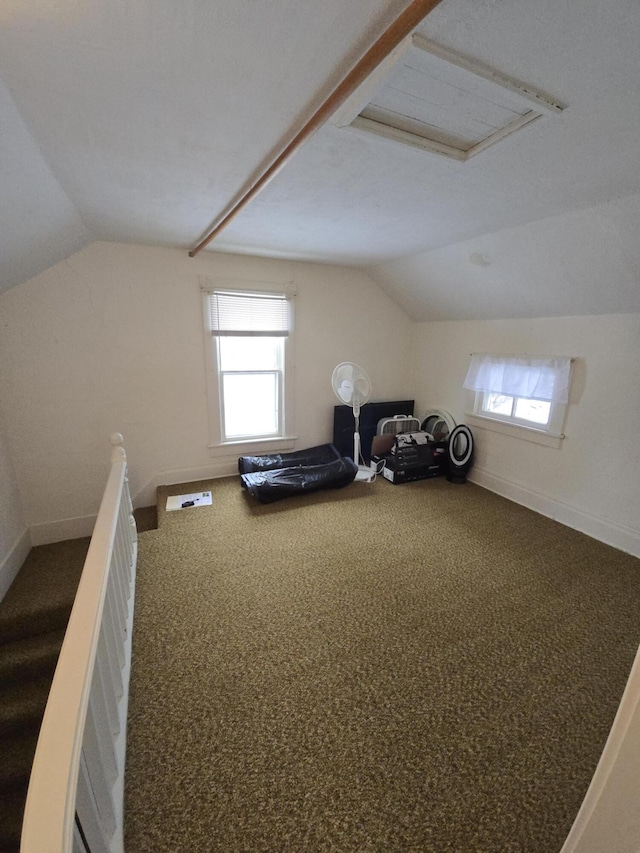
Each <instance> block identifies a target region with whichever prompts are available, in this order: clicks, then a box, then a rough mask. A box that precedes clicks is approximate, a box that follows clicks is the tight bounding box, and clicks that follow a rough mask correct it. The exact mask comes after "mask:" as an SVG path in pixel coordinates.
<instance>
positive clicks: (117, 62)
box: [0, 0, 640, 317]
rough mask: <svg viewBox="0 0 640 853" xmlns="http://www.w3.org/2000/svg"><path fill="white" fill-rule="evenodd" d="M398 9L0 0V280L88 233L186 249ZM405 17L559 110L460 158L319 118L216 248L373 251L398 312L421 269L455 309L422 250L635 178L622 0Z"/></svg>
mask: <svg viewBox="0 0 640 853" xmlns="http://www.w3.org/2000/svg"><path fill="white" fill-rule="evenodd" d="M407 5H408V3H407V0H392V2H388V0H387V1H385V0H350V2H349V3H345V2H343V0H323V2H322V3H316V2H311V0H278V2H274V0H217V2H215V3H212V2H210V0H181V2H180V3H176V2H174V0H136V2H125V0H29V2H26V0H4V2H3V3H2V5H0V75H2V79H3V80H4V84H5V87H6V88H2V87H1V86H0V122H1V125H0V126H1V128H2V138H1V140H0V204H1V213H0V217H1V219H0V225H2V229H1V233H0V290H1V289H4V288H6V287H9V286H11V285H13V284H15V283H17V282H18V281H21V280H24V279H25V278H27V277H29V276H30V275H33V274H35V272H37V271H39V269H41V268H44V267H45V266H46V265H48V264H50V263H54V262H55V261H57V260H59V259H60V258H61V257H64V256H66V255H68V254H70V252H72V251H75V249H77V248H79V246H81V245H84V244H86V243H87V242H88V241H89V240H91V239H100V240H119V241H130V242H136V243H147V244H157V245H165V246H178V247H184V248H185V250H186V249H188V248H191V247H192V246H193V245H194V244H195V243H197V242H198V239H199V238H200V236H201V235H202V234H203V233H205V232H206V231H207V229H208V227H209V225H210V224H211V222H212V221H213V220H214V219H215V217H216V216H217V215H218V214H219V213H220V211H222V210H223V209H224V208H225V207H226V206H227V204H228V203H229V202H230V201H231V199H232V198H233V197H234V196H235V194H236V193H237V192H238V191H239V190H240V189H241V188H242V186H243V185H244V184H245V183H246V182H247V181H248V180H249V179H251V178H252V177H255V175H256V174H257V172H258V170H259V169H260V167H261V165H262V164H264V163H265V162H266V161H268V160H269V158H270V157H271V156H272V155H273V153H274V152H276V151H277V150H278V148H279V146H280V145H281V144H282V143H283V141H286V137H287V135H288V134H289V133H290V131H291V130H292V129H295V128H296V127H297V126H298V125H299V123H300V122H301V120H302V119H303V118H304V117H305V116H308V115H310V114H311V113H312V112H313V110H314V109H315V107H316V106H317V105H318V104H319V103H320V102H321V100H322V99H323V98H324V97H325V96H326V95H327V94H328V93H329V92H330V91H331V90H332V88H333V86H334V85H335V84H336V83H337V82H339V80H340V79H341V78H342V77H343V76H344V74H345V73H346V72H347V71H348V70H349V69H350V67H352V66H353V64H354V63H355V62H356V61H357V60H358V58H359V57H360V56H361V55H362V54H363V53H364V51H365V50H366V49H367V48H368V47H369V46H370V44H371V43H372V42H373V41H374V40H375V39H376V38H377V36H378V35H379V34H380V33H381V32H382V31H383V30H384V29H385V28H386V26H387V25H388V24H389V23H390V22H391V20H392V19H393V18H394V17H395V16H396V15H397V14H398V13H399V12H400V11H402V9H404V8H405V7H406V6H407ZM419 29H420V32H421V33H422V34H424V35H425V36H427V37H428V38H429V39H431V40H433V41H435V42H437V43H438V44H440V45H442V46H445V47H448V48H451V49H454V50H456V51H458V52H461V53H463V54H465V55H466V56H468V57H471V58H475V59H477V60H479V61H481V62H483V63H485V64H488V65H490V66H492V67H494V68H495V69H497V70H499V71H501V72H503V73H504V74H506V75H509V76H511V77H513V78H515V79H516V80H518V81H521V82H523V83H526V84H529V85H530V86H533V87H535V88H537V89H538V90H540V91H541V92H542V93H544V94H547V95H549V96H551V97H552V98H554V99H555V100H557V101H559V102H560V103H561V104H562V105H563V106H565V107H566V109H565V111H564V112H563V113H562V114H560V115H557V116H552V117H548V118H547V117H544V118H542V119H540V120H538V121H536V122H534V123H533V124H532V125H531V126H530V127H529V128H527V129H525V130H523V131H520V132H519V133H517V134H515V135H514V136H513V137H510V138H508V139H506V140H505V141H503V142H501V143H498V144H497V145H495V146H493V147H492V148H490V149H488V150H487V151H485V152H484V153H482V154H479V155H478V156H477V157H475V158H473V159H472V160H470V161H468V162H465V163H461V162H455V161H451V160H447V159H445V158H443V157H439V156H437V155H434V154H432V153H429V152H425V151H421V150H418V149H412V148H408V147H404V146H399V145H397V144H396V143H393V142H391V141H388V140H384V139H379V138H375V137H370V136H367V135H365V134H362V133H359V132H357V131H355V130H353V129H345V128H338V127H335V126H333V125H332V124H330V123H329V124H327V125H325V127H324V128H322V129H321V130H320V131H319V132H318V133H317V134H316V135H315V136H314V137H313V138H312V139H311V141H310V142H308V143H307V144H306V145H305V146H304V147H303V149H302V150H301V151H300V152H299V153H298V154H297V155H296V156H295V157H294V159H293V160H292V161H291V162H290V163H289V164H288V165H287V166H286V167H285V168H284V170H282V171H281V172H280V173H279V174H278V175H277V177H276V178H275V179H274V180H273V181H272V182H271V184H269V185H268V186H267V188H266V189H265V190H264V191H263V192H262V193H261V194H260V195H259V196H258V197H257V198H256V199H255V200H254V201H253V202H252V203H251V204H250V205H248V206H247V207H246V208H245V209H244V210H243V211H242V212H241V213H240V214H239V215H238V216H237V217H236V219H235V220H234V221H233V222H232V223H231V224H230V225H229V226H228V227H227V228H226V229H225V230H224V231H223V232H222V233H221V234H220V236H219V237H217V238H216V240H215V241H214V242H213V243H212V244H211V249H214V250H216V249H217V250H222V251H236V252H237V251H240V252H248V253H253V254H263V255H279V256H286V257H298V258H309V259H314V260H327V261H334V262H342V263H349V264H358V265H369V266H371V265H373V266H374V269H375V270H377V277H378V278H379V280H380V281H381V282H383V281H385V282H386V285H384V286H386V287H387V289H389V291H390V292H393V293H394V298H397V299H398V301H399V302H400V304H402V305H403V306H404V307H407V308H409V307H410V306H412V305H413V306H414V307H415V304H417V303H416V300H419V299H420V288H421V286H422V285H421V284H420V281H419V277H418V278H417V277H416V273H415V268H416V267H417V266H419V267H420V269H423V268H427V267H428V268H429V269H430V270H431V275H432V276H439V278H438V283H437V287H435V286H434V288H433V293H432V298H433V300H434V309H433V311H431V313H429V311H427V310H426V309H425V308H424V304H422V315H423V316H425V317H426V316H434V317H441V316H442V317H444V316H460V309H459V308H458V310H457V313H456V310H455V309H454V308H453V307H451V306H448V305H446V304H445V303H446V302H447V299H448V298H449V297H448V296H447V297H446V298H445V296H442V297H439V296H438V292H437V291H438V288H440V289H441V290H442V292H443V294H447V293H448V291H447V281H448V276H449V277H450V272H449V271H448V272H447V273H446V275H445V274H444V273H443V269H442V262H441V261H440V265H439V262H438V261H437V255H430V253H431V252H432V250H438V251H440V252H441V251H443V248H444V247H451V246H453V245H454V244H460V243H461V242H463V241H470V240H474V239H477V238H479V237H481V236H482V235H487V234H492V233H496V232H501V231H503V230H504V229H506V228H511V229H513V228H517V227H519V226H524V225H525V224H527V223H532V222H536V221H539V220H545V219H547V218H549V217H558V216H561V215H565V214H569V213H571V212H572V211H580V210H582V211H585V210H587V209H590V208H594V207H597V206H601V205H606V204H614V205H615V204H616V203H617V202H619V201H620V200H622V199H625V198H627V197H633V196H635V195H636V194H639V193H640V166H639V165H638V164H639V163H640V109H639V106H638V103H639V100H638V99H639V91H640V60H639V58H638V43H639V42H640V3H638V2H637V0H616V2H615V3H603V2H602V0H535V2H531V0H443V1H442V3H441V4H440V5H439V6H438V7H437V8H436V9H435V11H434V12H432V14H431V15H429V17H428V18H427V19H426V20H425V22H424V23H423V24H422V25H421V27H420V28H419ZM0 82H1V81H0ZM636 208H637V205H631V209H632V212H635V211H636ZM634 215H635V214H634ZM613 218H614V219H616V217H613ZM618 219H619V218H618ZM618 219H616V221H618ZM563 221H564V220H563ZM612 221H613V220H612ZM572 222H573V220H572ZM567 227H570V226H567ZM571 227H572V226H571ZM623 230H624V229H623ZM621 234H622V230H618V231H616V235H615V239H616V240H619V239H622V237H621V236H620V235H621ZM625 234H626V237H625V239H631V240H633V239H634V238H633V236H632V234H633V229H626V231H625ZM623 236H624V235H623ZM445 254H446V253H445ZM450 254H451V253H450ZM472 254H473V253H472ZM476 254H477V253H476ZM426 255H429V257H430V258H431V260H430V261H429V263H427V260H424V262H420V261H418V260H416V258H423V259H424V258H425V256H426ZM453 255H455V252H453ZM403 258H404V259H407V258H408V259H409V260H404V261H399V260H397V259H403ZM411 259H413V260H411ZM634 264H635V260H634V261H633V263H632V266H631V268H633V269H635V266H634ZM480 267H481V265H480V266H479V265H477V264H476V265H475V268H476V269H480ZM410 270H412V272H411V273H410V272H409V271H410ZM389 276H391V277H392V278H393V281H392V282H391V283H390V284H389ZM403 276H404V277H406V278H404V279H403ZM636 284H637V280H636ZM625 287H626V285H625ZM623 290H624V288H623ZM625 294H626V290H625ZM437 299H440V302H438V303H437V304H436V302H435V300H437ZM625 300H626V301H625ZM595 301H597V300H595ZM620 306H622V307H620ZM465 310H466V309H465ZM478 310H485V311H486V310H489V309H487V308H486V305H482V306H479V308H478ZM515 310H516V306H515V305H514V307H513V311H515ZM517 310H520V311H522V312H525V313H524V314H521V315H525V316H526V311H527V310H529V311H534V310H535V311H537V312H538V314H539V312H540V311H541V310H545V311H547V313H558V311H559V310H560V309H559V308H558V311H552V312H549V310H548V308H547V307H546V303H545V307H544V308H543V307H542V306H539V307H537V308H533V307H530V308H527V307H526V306H525V305H521V306H520V308H518V309H517ZM590 310H594V311H596V313H599V312H600V311H601V308H600V307H597V306H596V308H594V309H591V308H589V307H588V306H586V305H585V308H584V311H578V313H587V312H588V311H590ZM611 310H630V309H629V299H628V298H627V296H626V295H625V296H624V298H623V299H622V301H619V302H616V301H615V300H614V301H613V302H612V303H611ZM636 310H640V306H639V308H637V309H636ZM463 313H464V312H463ZM490 313H491V312H490ZM493 313H495V312H493Z"/></svg>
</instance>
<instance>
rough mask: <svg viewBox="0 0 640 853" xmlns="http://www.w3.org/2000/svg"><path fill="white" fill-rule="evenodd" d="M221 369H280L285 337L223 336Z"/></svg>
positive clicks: (220, 344) (221, 339) (220, 342)
mask: <svg viewBox="0 0 640 853" xmlns="http://www.w3.org/2000/svg"><path fill="white" fill-rule="evenodd" d="M218 342H219V347H220V369H221V370H278V369H279V368H280V366H281V364H282V361H281V353H282V348H283V346H284V338H260V337H257V338H252V337H248V338H234V337H228V338H225V337H221V338H219V339H218Z"/></svg>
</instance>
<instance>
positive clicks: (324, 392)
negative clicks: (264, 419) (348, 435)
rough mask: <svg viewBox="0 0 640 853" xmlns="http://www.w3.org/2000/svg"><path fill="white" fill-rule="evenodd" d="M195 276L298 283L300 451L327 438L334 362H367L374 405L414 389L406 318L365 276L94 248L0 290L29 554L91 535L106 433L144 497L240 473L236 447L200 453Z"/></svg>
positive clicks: (202, 409)
mask: <svg viewBox="0 0 640 853" xmlns="http://www.w3.org/2000/svg"><path fill="white" fill-rule="evenodd" d="M202 275H204V276H208V277H210V278H213V279H214V280H218V279H219V280H228V279H233V280H244V281H247V282H251V281H260V280H263V281H270V282H271V281H290V280H293V281H294V282H295V284H296V287H297V291H298V296H297V297H296V320H295V329H296V331H295V348H296V349H295V352H296V358H295V361H296V374H295V387H296V422H295V431H296V434H297V435H298V441H297V443H296V446H297V447H300V448H301V447H305V446H311V445H313V444H316V443H321V442H324V441H329V440H330V439H331V428H332V417H333V406H334V403H335V398H334V396H333V393H332V390H331V385H330V378H331V371H332V369H333V367H334V366H335V364H337V363H338V362H339V361H343V360H353V361H357V362H360V363H362V364H364V365H365V366H366V368H367V370H368V371H369V372H370V374H371V378H372V381H373V385H374V389H375V392H374V399H378V400H379V399H385V398H389V397H392V396H402V397H403V396H406V395H409V394H410V390H411V386H410V382H409V377H408V374H407V370H406V365H407V362H408V352H409V346H410V341H409V338H410V334H409V333H410V327H411V323H410V321H409V319H408V318H407V317H406V315H405V314H403V312H402V311H401V310H400V309H399V308H397V307H396V306H395V305H394V304H393V303H392V302H391V300H390V299H389V297H388V296H387V295H386V294H384V293H383V292H382V291H381V290H380V288H379V287H378V286H377V285H376V284H374V283H373V282H372V281H371V279H370V278H368V276H367V275H366V274H364V273H362V272H359V271H357V270H353V269H347V268H341V267H335V266H325V265H315V264H305V263H298V262H290V261H275V260H265V259H260V258H253V257H243V256H236V255H226V254H220V253H211V252H203V253H201V254H200V255H199V256H198V257H197V258H196V259H193V260H192V259H190V258H189V257H188V256H187V253H186V251H180V250H176V249H161V248H150V247H142V246H135V245H124V244H116V243H93V244H91V245H90V246H89V247H87V248H86V249H83V250H82V251H80V252H78V253H76V254H75V255H73V256H72V257H71V258H69V259H68V260H67V261H63V262H62V263H59V264H57V265H56V266H54V267H52V268H50V269H48V270H47V271H46V272H44V273H42V274H41V275H39V276H37V277H36V278H34V279H31V280H30V281H28V282H25V283H24V284H22V285H19V286H17V287H15V288H13V289H12V290H9V291H7V292H5V293H3V294H1V295H0V325H1V326H2V329H3V333H2V336H1V337H0V397H1V398H2V399H3V401H4V403H5V406H4V408H5V416H6V434H7V441H8V443H9V446H10V447H11V450H12V455H13V459H14V463H15V468H16V474H17V478H18V481H19V483H20V488H21V493H22V496H23V501H24V510H25V515H26V520H27V522H28V524H29V525H30V527H31V531H32V538H33V541H34V543H35V544H37V543H39V542H45V541H54V540H55V539H57V538H67V537H73V536H80V535H85V534H87V533H88V532H90V530H91V524H92V521H93V516H94V515H95V513H96V512H97V510H98V506H99V501H100V497H101V494H102V490H103V487H104V483H105V482H106V476H107V471H108V460H109V444H108V440H109V435H110V433H111V432H113V431H120V432H122V433H123V434H124V437H125V447H126V449H127V453H128V458H129V465H130V471H131V488H132V493H133V495H136V494H138V493H140V492H141V490H142V494H141V496H140V502H143V503H144V502H145V501H149V502H150V501H151V500H153V499H154V496H153V488H152V487H153V486H154V485H155V484H156V483H157V482H171V481H173V482H181V481H184V480H187V479H190V478H193V479H195V478H197V477H199V476H207V475H212V474H215V473H224V472H225V471H228V472H229V473H231V472H232V471H233V470H234V469H235V470H237V468H235V460H236V459H237V452H236V453H235V454H234V453H233V452H232V453H231V454H227V455H226V457H223V458H221V454H220V451H219V450H218V451H216V450H210V449H209V448H208V441H209V437H208V421H207V417H208V414H207V399H206V388H205V355H204V351H205V348H204V337H203V319H202V303H201V296H200V289H199V288H200V283H199V276H202ZM61 520H62V521H63V522H64V523H63V524H60V523H59V522H60V521H61Z"/></svg>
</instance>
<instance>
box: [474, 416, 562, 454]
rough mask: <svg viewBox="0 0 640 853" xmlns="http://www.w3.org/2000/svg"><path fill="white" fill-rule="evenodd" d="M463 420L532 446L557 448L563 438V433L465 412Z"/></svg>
mask: <svg viewBox="0 0 640 853" xmlns="http://www.w3.org/2000/svg"><path fill="white" fill-rule="evenodd" d="M465 418H466V420H467V422H468V423H469V424H470V425H471V426H475V427H478V428H479V429H486V430H490V431H491V432H497V433H501V434H502V435H508V436H511V438H519V439H522V440H524V441H531V442H533V443H534V444H541V445H543V446H544V447H555V448H559V447H561V446H562V440H563V438H564V437H565V436H564V434H563V433H560V434H557V435H556V434H552V433H549V432H545V431H544V430H540V429H536V428H535V427H529V426H524V424H519V423H518V424H516V423H507V422H506V421H499V420H497V419H496V418H491V417H488V416H486V415H478V414H476V413H475V412H465Z"/></svg>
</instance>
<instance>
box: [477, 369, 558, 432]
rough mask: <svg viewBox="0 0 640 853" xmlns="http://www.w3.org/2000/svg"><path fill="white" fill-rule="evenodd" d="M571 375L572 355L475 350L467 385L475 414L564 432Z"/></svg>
mask: <svg viewBox="0 0 640 853" xmlns="http://www.w3.org/2000/svg"><path fill="white" fill-rule="evenodd" d="M570 377H571V359H570V358H564V357H562V358H559V357H554V358H544V357H540V356H504V355H490V354H487V353H475V354H474V355H473V356H472V357H471V365H470V367H469V371H468V373H467V376H466V379H465V381H464V385H463V387H464V388H468V389H469V390H471V391H475V392H476V397H475V405H474V411H473V413H474V414H475V415H477V416H480V417H484V418H490V419H493V420H496V421H500V422H502V423H506V424H513V425H515V426H521V427H528V428H529V429H532V430H538V431H540V432H544V433H547V434H549V435H555V436H560V434H561V430H562V425H563V421H564V415H565V409H566V405H567V403H568V402H569V383H570Z"/></svg>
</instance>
